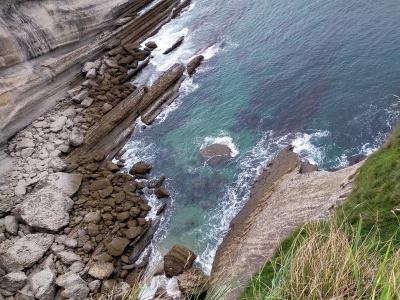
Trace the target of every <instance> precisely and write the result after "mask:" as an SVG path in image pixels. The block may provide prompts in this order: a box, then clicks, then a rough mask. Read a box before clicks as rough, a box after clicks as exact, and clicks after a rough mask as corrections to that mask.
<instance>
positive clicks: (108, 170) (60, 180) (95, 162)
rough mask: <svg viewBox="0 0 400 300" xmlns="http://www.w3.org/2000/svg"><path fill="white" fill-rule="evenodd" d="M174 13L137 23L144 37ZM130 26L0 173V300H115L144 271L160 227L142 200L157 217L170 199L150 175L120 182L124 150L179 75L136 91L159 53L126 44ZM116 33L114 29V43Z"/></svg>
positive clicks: (25, 135) (173, 72)
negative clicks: (155, 204)
mask: <svg viewBox="0 0 400 300" xmlns="http://www.w3.org/2000/svg"><path fill="white" fill-rule="evenodd" d="M177 3H178V2H177V1H171V0H167V1H161V2H159V4H158V6H157V5H156V6H154V7H153V8H151V9H150V10H148V11H147V12H146V13H144V14H142V15H141V17H143V16H146V18H145V19H142V21H143V20H146V22H150V23H151V24H152V25H151V26H149V25H148V24H147V25H146V26H144V25H143V26H142V27H143V28H142V31H141V32H142V33H143V34H145V35H147V34H150V32H154V29H156V28H157V27H158V26H159V23H158V25H157V24H156V22H154V23H153V21H154V20H153V19H152V18H151V16H152V14H156V12H157V9H162V10H163V13H162V14H161V15H162V16H164V17H162V18H161V19H160V17H159V16H158V17H157V18H156V19H157V20H158V22H163V21H165V20H166V18H165V17H167V16H171V15H172V12H173V11H174V12H175V14H176V9H177V8H176V7H175V6H176V4H177ZM149 12H152V13H149ZM165 12H167V13H165ZM139 17H140V16H139ZM135 20H136V21H135ZM131 21H135V22H137V19H134V18H132V20H131ZM131 21H129V20H128V21H127V22H126V23H124V24H125V25H123V26H126V27H124V28H125V29H126V31H125V34H126V35H125V36H124V35H121V36H120V37H119V38H118V37H115V36H113V40H114V42H113V44H112V46H109V47H108V50H107V52H105V53H104V54H103V55H101V56H97V58H96V59H95V60H92V61H88V62H86V63H85V64H84V65H83V68H82V69H81V74H80V76H81V77H82V79H81V80H79V81H76V82H75V84H72V85H71V86H69V88H68V91H67V93H66V94H67V96H64V97H61V96H60V98H58V101H57V104H56V105H55V107H54V108H53V109H52V110H50V111H49V112H48V113H46V114H44V115H42V116H40V117H38V118H36V119H34V121H33V122H32V123H31V125H29V126H27V127H26V128H25V129H23V130H21V131H20V132H18V133H17V134H16V135H15V137H14V138H12V139H11V140H10V141H9V143H8V146H7V150H6V152H7V153H8V155H6V156H5V157H2V162H4V164H3V163H2V164H1V168H0V174H1V175H7V177H6V176H0V177H1V179H2V182H1V183H0V184H1V189H0V257H1V259H0V281H1V282H2V283H3V282H4V284H2V285H1V286H0V295H2V296H4V297H9V296H13V297H15V298H20V299H25V298H30V299H33V297H35V298H37V299H53V298H54V297H63V298H67V299H86V298H87V297H94V298H96V299H97V298H101V297H103V296H101V295H106V294H109V293H110V292H111V291H120V294H119V296H117V298H118V297H122V296H123V294H124V293H126V292H129V290H130V287H131V286H132V284H134V283H136V282H137V281H138V280H139V279H140V276H141V275H142V272H143V270H144V269H145V267H146V264H147V261H148V258H149V255H150V253H149V252H148V251H147V252H146V248H147V246H148V245H149V243H150V242H151V239H152V236H153V234H154V233H155V231H156V229H157V226H158V223H159V220H157V219H156V220H154V221H152V220H150V219H148V218H147V215H148V212H149V211H150V210H151V207H150V206H149V205H148V202H147V200H146V197H145V194H146V193H154V194H156V196H157V198H160V199H161V200H160V202H159V203H160V207H159V208H158V209H157V208H154V209H155V210H157V211H159V213H158V212H157V215H159V214H160V213H161V212H162V210H163V209H164V207H165V201H168V200H162V198H165V197H168V195H169V193H168V191H167V190H166V189H165V187H163V182H164V180H165V178H160V179H159V180H153V179H151V177H150V175H151V174H150V175H149V174H148V173H149V171H150V169H151V167H150V168H148V169H147V171H146V172H145V173H142V172H141V171H140V170H139V169H140V168H139V167H138V165H135V166H134V167H133V168H132V169H131V171H130V172H129V173H130V174H127V173H126V172H124V168H126V167H127V166H125V162H124V160H123V159H122V157H121V156H122V153H123V151H121V147H122V146H123V143H124V141H125V140H126V139H127V138H129V136H130V134H131V133H132V130H133V128H134V126H132V124H133V123H134V121H135V120H136V119H137V118H138V117H140V116H142V117H144V113H145V112H146V113H147V114H151V115H152V118H153V120H154V118H155V117H156V116H157V114H158V113H159V112H160V108H161V107H163V105H165V103H170V102H171V101H173V99H174V98H175V96H176V94H174V97H172V100H171V99H170V97H168V96H166V95H170V96H172V94H171V93H170V90H171V87H173V88H174V91H175V92H177V89H178V88H179V85H180V83H181V82H182V80H183V78H184V74H183V73H184V69H185V68H184V67H183V66H182V65H179V64H178V65H174V66H172V67H171V68H170V69H169V70H167V71H166V72H165V73H163V74H161V75H160V79H159V80H157V81H156V82H155V83H154V84H153V85H152V86H151V87H144V86H134V85H132V84H131V83H130V80H131V79H132V78H133V77H134V76H135V75H137V74H138V73H139V72H140V70H141V68H144V67H145V66H146V65H147V63H148V62H149V60H150V59H151V50H152V49H154V48H155V47H154V43H151V46H150V47H146V48H144V49H143V48H140V47H139V46H138V43H137V42H138V38H137V37H135V35H136V34H137V31H132V32H131V34H132V35H133V36H134V37H132V36H129V34H130V31H129V24H130V22H131ZM145 28H146V29H145ZM131 29H132V28H130V30H131ZM148 30H150V31H148ZM122 32H123V29H122V30H121V27H119V28H118V29H117V33H120V34H122ZM117 36H118V35H117ZM123 41H131V42H129V43H127V42H123ZM74 53H75V54H76V52H74ZM71 55H73V54H72V53H69V54H68V55H67V56H68V57H69V58H71V59H72V56H71ZM80 59H82V57H80ZM75 62H76V61H75ZM69 63H70V62H69ZM62 68H63V67H61V69H62ZM74 68H75V67H74ZM138 69H139V70H138ZM132 74H134V75H132ZM39 81H40V80H39ZM28 85H29V84H28ZM21 88H22V89H26V91H28V89H27V87H25V86H24V85H21ZM58 96H59V95H58ZM160 99H163V100H162V101H160ZM24 109H26V107H25V108H24ZM113 158H115V159H114V160H112V159H113ZM139 165H146V164H143V163H142V164H139ZM161 208H162V209H161ZM1 217H2V218H1ZM24 297H25V298H24Z"/></svg>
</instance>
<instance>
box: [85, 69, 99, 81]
mask: <svg viewBox="0 0 400 300" xmlns="http://www.w3.org/2000/svg"><path fill="white" fill-rule="evenodd" d="M96 74H97V71H96V69H90V70H89V71H88V72H87V73H86V78H87V79H94V78H96Z"/></svg>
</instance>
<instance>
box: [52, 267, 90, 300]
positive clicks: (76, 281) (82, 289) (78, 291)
mask: <svg viewBox="0 0 400 300" xmlns="http://www.w3.org/2000/svg"><path fill="white" fill-rule="evenodd" d="M56 284H57V285H58V286H60V287H62V288H64V290H63V291H62V292H61V296H63V297H65V298H72V299H74V300H85V299H87V296H88V294H89V291H90V290H89V288H88V286H87V284H86V282H85V281H84V280H83V279H82V278H81V277H80V276H79V275H78V274H76V273H73V272H68V273H65V274H63V275H61V276H59V277H57V280H56Z"/></svg>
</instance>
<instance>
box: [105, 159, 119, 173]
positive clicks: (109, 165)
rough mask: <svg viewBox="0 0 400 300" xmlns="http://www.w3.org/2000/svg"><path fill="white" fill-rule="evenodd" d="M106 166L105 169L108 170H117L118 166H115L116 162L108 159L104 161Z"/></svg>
mask: <svg viewBox="0 0 400 300" xmlns="http://www.w3.org/2000/svg"><path fill="white" fill-rule="evenodd" d="M106 168H107V170H109V171H111V172H117V171H118V170H119V167H118V166H117V164H115V163H113V162H112V161H110V160H108V161H106Z"/></svg>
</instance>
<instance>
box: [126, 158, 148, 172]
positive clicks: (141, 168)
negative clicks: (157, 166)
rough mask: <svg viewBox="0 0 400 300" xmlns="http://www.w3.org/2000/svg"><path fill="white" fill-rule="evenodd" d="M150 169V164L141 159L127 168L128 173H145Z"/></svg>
mask: <svg viewBox="0 0 400 300" xmlns="http://www.w3.org/2000/svg"><path fill="white" fill-rule="evenodd" d="M150 171H151V165H150V164H148V163H145V162H143V161H139V162H137V163H135V164H134V165H133V166H132V168H131V169H130V170H129V174H131V175H136V174H139V175H144V174H147V173H149V172H150Z"/></svg>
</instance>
